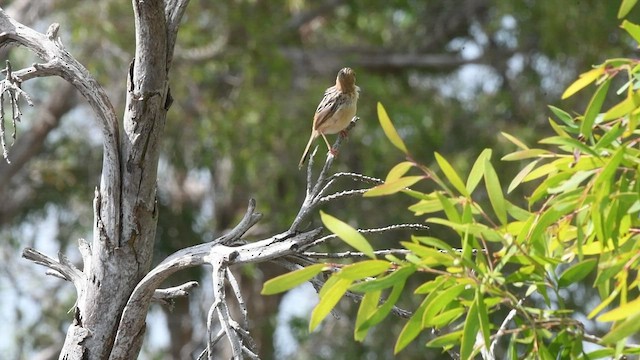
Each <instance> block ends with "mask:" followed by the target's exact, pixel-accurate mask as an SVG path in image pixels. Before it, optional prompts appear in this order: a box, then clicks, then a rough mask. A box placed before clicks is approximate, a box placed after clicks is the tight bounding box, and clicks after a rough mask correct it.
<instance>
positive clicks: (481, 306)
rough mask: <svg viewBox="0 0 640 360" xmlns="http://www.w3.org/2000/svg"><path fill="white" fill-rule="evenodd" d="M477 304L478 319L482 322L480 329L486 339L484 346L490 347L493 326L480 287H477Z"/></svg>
mask: <svg viewBox="0 0 640 360" xmlns="http://www.w3.org/2000/svg"><path fill="white" fill-rule="evenodd" d="M475 304H476V307H477V308H478V320H479V322H480V330H481V331H482V337H483V339H484V347H485V348H486V349H489V344H490V341H491V340H490V337H491V327H490V325H489V313H488V311H487V306H486V305H485V303H484V298H483V296H482V292H481V291H480V287H477V288H476V298H475Z"/></svg>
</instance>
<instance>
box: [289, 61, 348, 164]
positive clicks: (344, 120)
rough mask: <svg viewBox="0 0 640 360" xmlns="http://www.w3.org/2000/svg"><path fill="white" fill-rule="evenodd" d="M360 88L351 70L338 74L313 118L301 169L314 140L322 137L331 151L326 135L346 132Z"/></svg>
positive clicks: (345, 69) (341, 71)
mask: <svg viewBox="0 0 640 360" xmlns="http://www.w3.org/2000/svg"><path fill="white" fill-rule="evenodd" d="M359 93H360V88H359V87H358V86H356V74H355V72H353V70H351V68H343V69H341V70H340V71H339V72H338V76H337V77H336V84H335V85H334V86H332V87H330V88H328V89H327V90H325V92H324V96H323V98H322V100H321V101H320V104H318V108H317V109H316V113H315V115H314V117H313V127H312V129H311V137H310V138H309V142H308V143H307V147H306V148H305V149H304V153H303V154H302V158H301V159H300V163H299V164H298V167H299V168H301V167H302V165H303V164H304V162H305V160H306V159H307V155H308V153H309V149H310V148H311V144H312V143H313V140H315V139H316V138H317V137H318V136H322V138H323V139H324V141H325V143H326V144H327V148H329V151H331V145H329V141H328V140H327V138H326V137H325V134H336V133H338V132H340V131H342V130H344V129H345V128H346V127H347V126H348V125H349V122H350V121H351V119H352V118H353V117H354V116H355V115H356V109H357V103H358V96H359Z"/></svg>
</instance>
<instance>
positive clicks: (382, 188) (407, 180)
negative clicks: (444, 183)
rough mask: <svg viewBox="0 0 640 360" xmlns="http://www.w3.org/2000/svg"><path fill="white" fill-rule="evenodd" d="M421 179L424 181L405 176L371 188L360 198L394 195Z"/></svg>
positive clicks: (418, 177)
mask: <svg viewBox="0 0 640 360" xmlns="http://www.w3.org/2000/svg"><path fill="white" fill-rule="evenodd" d="M422 179H424V177H422V176H407V177H403V178H399V179H397V180H395V181H392V182H386V183H384V184H382V185H378V186H376V187H373V188H371V189H369V190H368V191H367V192H365V193H364V194H363V195H362V196H364V197H373V196H383V195H391V194H395V193H397V192H398V191H401V190H404V189H406V188H408V187H409V186H411V185H413V184H415V183H417V182H418V181H420V180H422Z"/></svg>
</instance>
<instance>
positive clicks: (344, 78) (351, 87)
mask: <svg viewBox="0 0 640 360" xmlns="http://www.w3.org/2000/svg"><path fill="white" fill-rule="evenodd" d="M355 85H356V73H355V72H354V71H353V70H352V69H351V68H348V67H346V68H342V69H340V71H338V76H337V77H336V86H338V87H339V88H340V90H342V91H343V92H352V91H355Z"/></svg>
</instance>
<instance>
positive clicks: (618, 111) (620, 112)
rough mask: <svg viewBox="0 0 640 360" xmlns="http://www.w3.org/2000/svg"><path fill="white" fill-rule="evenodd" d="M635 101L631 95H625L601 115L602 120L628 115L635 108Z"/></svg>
mask: <svg viewBox="0 0 640 360" xmlns="http://www.w3.org/2000/svg"><path fill="white" fill-rule="evenodd" d="M636 107H637V106H636V101H635V98H634V96H633V95H631V96H628V97H626V98H625V99H624V100H622V101H621V102H619V103H618V104H616V105H614V106H613V107H612V108H611V109H609V110H607V112H606V113H604V116H603V117H602V120H604V121H607V120H613V119H618V118H621V117H623V116H626V115H628V114H629V113H631V112H632V111H633V110H635V109H636Z"/></svg>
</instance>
